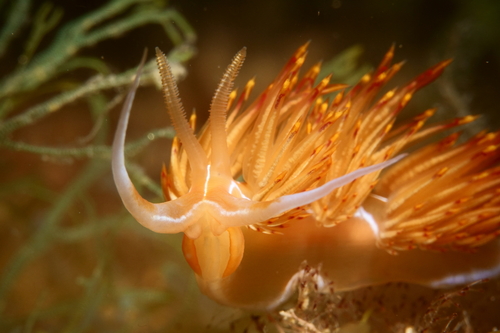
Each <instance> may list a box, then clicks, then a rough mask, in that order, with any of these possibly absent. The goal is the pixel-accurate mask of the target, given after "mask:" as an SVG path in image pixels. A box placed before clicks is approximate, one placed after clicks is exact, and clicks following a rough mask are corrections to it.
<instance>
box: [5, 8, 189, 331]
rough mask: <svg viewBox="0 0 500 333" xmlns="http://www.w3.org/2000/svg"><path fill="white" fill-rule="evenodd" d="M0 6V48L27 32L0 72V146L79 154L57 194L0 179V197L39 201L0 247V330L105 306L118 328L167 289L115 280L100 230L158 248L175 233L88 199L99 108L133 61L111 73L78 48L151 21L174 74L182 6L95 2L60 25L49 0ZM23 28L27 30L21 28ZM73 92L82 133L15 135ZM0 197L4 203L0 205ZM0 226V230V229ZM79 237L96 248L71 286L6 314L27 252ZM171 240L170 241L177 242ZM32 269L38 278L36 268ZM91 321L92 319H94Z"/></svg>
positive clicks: (95, 176)
mask: <svg viewBox="0 0 500 333" xmlns="http://www.w3.org/2000/svg"><path fill="white" fill-rule="evenodd" d="M0 13H3V16H4V18H3V20H2V22H3V26H2V27H1V29H0V57H2V58H5V57H6V56H10V57H12V55H11V54H9V53H10V52H15V50H16V45H15V43H16V38H18V37H19V36H24V35H26V36H27V37H26V38H25V39H24V40H25V41H24V42H23V45H22V53H21V54H20V55H18V56H16V59H17V61H16V64H15V65H14V68H13V70H11V71H10V72H9V73H7V74H6V75H5V76H4V77H3V78H1V79H0V149H2V150H4V151H6V150H10V151H20V152H27V153H32V154H36V155H39V156H40V157H42V158H47V157H49V158H51V157H53V158H55V159H56V160H59V161H63V160H65V159H70V160H75V159H80V160H83V161H84V166H83V167H82V168H81V169H79V171H78V174H77V175H76V176H75V177H74V178H73V180H72V181H70V183H68V184H67V185H66V186H65V189H64V190H62V191H61V192H60V193H54V192H53V191H51V190H49V189H48V188H46V187H44V186H43V185H40V182H39V181H37V180H34V179H31V178H30V177H29V176H28V177H22V178H19V179H12V180H9V181H7V182H4V183H3V184H2V186H1V187H0V188H1V190H0V198H1V199H0V202H8V200H9V198H12V197H15V196H16V193H17V194H25V193H29V195H30V196H31V197H32V198H35V199H36V200H41V201H44V202H46V203H48V207H47V208H46V209H45V210H43V213H42V216H41V217H38V219H39V223H37V224H36V226H34V225H31V226H32V227H33V228H32V229H30V230H29V231H28V232H27V237H26V239H25V240H24V241H23V242H22V243H21V244H20V246H19V247H18V248H15V249H7V248H4V249H3V250H2V252H3V256H5V253H11V255H9V257H8V258H7V260H5V264H4V261H2V266H3V267H2V268H1V272H2V273H1V276H0V330H1V331H2V332H14V331H15V332H21V331H22V332H32V331H40V330H44V329H45V330H49V331H53V330H54V329H56V330H57V331H61V332H85V331H88V330H89V329H90V328H93V329H95V328H98V327H101V328H103V329H104V328H106V327H108V328H109V326H106V325H110V324H109V323H108V324H106V323H105V322H106V321H105V320H104V319H103V316H104V314H105V313H106V309H107V311H108V313H113V314H114V315H112V317H113V319H112V320H109V322H115V325H116V321H120V320H121V321H123V323H125V325H123V327H126V326H127V324H126V321H124V319H123V317H124V316H126V315H127V314H128V313H130V312H134V311H135V312H136V313H140V312H142V311H147V310H150V309H154V308H155V307H158V306H159V304H162V303H165V302H166V303H168V300H171V299H172V294H171V292H170V291H168V290H166V289H161V290H157V289H151V288H147V287H144V286H143V287H137V288H132V289H131V288H129V287H126V286H125V287H124V286H122V287H119V286H117V285H116V283H115V282H116V281H115V280H116V275H113V274H110V273H109V272H110V270H112V265H111V264H110V263H111V262H112V260H113V251H114V250H113V249H112V246H111V245H109V244H107V243H108V240H109V237H110V235H116V234H117V233H118V232H119V231H118V230H119V229H120V228H123V227H124V226H125V228H126V229H131V230H133V232H134V233H137V234H139V235H142V236H141V237H146V238H149V239H153V240H154V241H155V242H157V243H159V244H163V245H164V246H165V247H166V248H170V247H171V246H172V243H176V242H178V240H177V239H171V240H169V241H168V243H167V242H166V241H165V239H164V238H162V237H161V236H159V235H155V234H152V233H150V232H148V231H145V230H142V228H141V227H140V226H138V224H137V223H135V221H134V222H133V221H132V219H131V218H130V216H129V215H128V214H127V213H126V212H125V210H124V209H122V210H120V213H118V214H116V215H108V216H105V215H104V216H103V214H100V213H98V212H97V211H98V208H97V207H96V203H95V202H94V200H93V198H92V197H91V195H90V194H89V191H90V188H91V187H92V186H94V185H95V183H96V182H97V181H98V180H100V179H102V177H103V176H104V175H107V174H109V170H110V161H109V160H110V155H111V154H110V147H109V145H106V139H107V138H108V136H109V129H108V126H107V122H106V121H105V119H106V118H107V116H108V112H109V111H110V110H111V109H112V108H113V107H115V106H116V105H119V104H120V102H121V101H122V100H123V97H124V96H125V94H126V88H127V87H128V85H129V84H130V83H131V81H132V79H133V78H134V76H135V72H136V69H135V68H132V69H129V70H127V71H124V72H122V73H114V72H113V70H111V69H110V67H109V66H108V64H107V63H106V62H104V61H103V60H101V59H99V58H95V57H87V56H81V55H80V54H81V51H82V50H83V49H85V48H89V47H91V46H95V45H97V44H98V43H101V42H104V41H106V40H108V39H111V38H116V37H119V36H121V35H123V34H125V33H127V32H129V31H131V30H134V29H136V28H138V27H141V26H145V25H152V24H153V25H159V26H160V27H162V28H163V31H164V33H165V34H166V35H167V37H168V38H169V39H170V41H171V42H172V44H173V46H174V48H173V49H172V50H171V51H170V52H169V54H168V56H169V60H170V62H171V63H172V68H173V71H174V75H177V76H180V75H183V74H184V72H185V70H184V68H183V67H182V62H185V61H187V60H188V59H190V58H191V57H192V56H193V55H194V53H195V48H194V42H195V40H196V34H195V32H194V30H193V29H192V27H191V26H190V25H189V23H188V22H187V21H186V20H185V19H184V18H183V17H182V15H180V14H179V13H178V12H177V11H175V10H173V9H170V8H168V7H167V6H166V4H165V3H163V2H162V1H157V0H112V1H108V2H107V3H105V4H103V5H102V7H100V8H98V9H96V10H94V11H92V12H89V13H86V14H84V15H82V16H80V17H77V18H76V19H74V20H72V21H69V22H67V23H65V24H61V22H62V19H63V10H62V9H61V8H59V7H57V6H54V5H53V4H52V3H50V2H46V3H43V4H42V5H37V3H36V1H33V0H13V1H0ZM25 29H27V30H29V31H28V32H26V31H25ZM23 33H24V35H23ZM47 40H48V42H47ZM4 60H5V59H4ZM81 69H87V72H93V73H95V74H94V75H93V76H92V77H90V78H88V79H87V80H86V81H85V82H81V81H76V80H75V81H69V79H68V75H67V74H68V73H72V72H75V71H76V70H81ZM156 73H157V71H156V64H155V61H154V59H153V60H150V61H149V62H148V63H147V64H146V66H145V70H144V72H143V75H142V77H141V83H142V85H152V84H157V82H158V79H157V78H156V76H157V74H156ZM63 74H64V75H63ZM47 96H49V97H47ZM40 100H41V101H40ZM79 100H84V101H86V102H87V104H88V105H89V112H90V113H91V114H92V118H93V129H92V131H91V132H90V133H89V134H88V135H87V137H85V138H82V139H81V140H79V141H78V142H75V143H74V144H73V146H71V145H66V146H64V147H57V146H38V145H34V144H30V143H25V142H23V141H22V139H19V138H17V137H16V135H15V131H17V130H20V129H22V128H24V127H26V126H33V125H36V124H37V122H39V121H41V120H42V119H44V118H46V117H47V116H49V115H50V114H53V113H54V112H57V111H60V110H63V109H64V108H65V107H67V106H68V105H69V104H70V103H74V102H75V101H79ZM27 101H28V103H29V101H32V102H31V103H32V104H31V106H29V107H25V105H26V104H27ZM173 136H174V131H173V129H172V128H170V127H166V128H158V129H155V130H152V131H150V132H149V133H147V134H146V135H144V136H143V137H141V138H139V139H137V140H136V141H134V142H131V143H129V144H127V147H126V153H127V156H131V155H134V154H137V153H138V152H140V151H142V150H143V149H144V148H145V147H146V146H147V145H149V144H150V143H151V142H152V141H154V140H157V139H159V138H172V137H173ZM15 137H16V139H13V138H15ZM2 160H3V158H2ZM10 162H12V161H10ZM6 163H7V161H5V160H4V161H2V162H1V163H0V166H5V164H6ZM129 164H130V168H129V172H130V173H131V176H132V177H133V178H134V179H135V182H136V184H137V185H139V186H145V187H147V188H149V189H150V190H151V191H152V192H153V193H154V194H155V195H157V196H161V189H160V188H159V186H158V185H157V183H156V182H154V181H152V180H151V179H150V178H149V177H148V176H147V175H146V174H145V172H144V171H143V170H142V169H141V168H139V167H138V166H136V165H134V164H133V163H129ZM0 206H2V207H0V208H4V207H3V205H0ZM27 208H28V207H26V209H27ZM0 210H1V209H0ZM68 221H70V222H68ZM0 222H1V223H0V226H2V227H4V228H6V230H7V231H8V232H9V233H10V232H11V231H12V230H15V229H16V228H18V227H19V225H17V226H16V225H14V224H12V223H13V222H12V221H9V220H7V221H2V217H1V216H0ZM9 223H10V225H9ZM30 223H33V221H26V224H27V225H30ZM9 228H10V229H9ZM7 234H8V233H7V232H6V233H5V235H7ZM112 238H113V237H111V239H112ZM89 243H90V244H93V243H97V245H96V246H95V254H96V257H95V258H92V260H94V261H95V263H94V264H93V268H92V269H91V273H90V275H86V274H85V273H83V274H82V273H81V271H80V273H79V277H78V281H77V282H78V284H79V285H80V287H81V288H80V289H81V290H80V292H79V293H77V294H76V295H73V296H72V297H70V298H67V297H66V298H65V297H57V296H54V295H51V294H50V293H51V291H50V288H49V287H47V291H45V292H42V294H41V295H35V296H33V297H34V298H35V299H37V301H36V304H35V305H33V306H32V308H31V310H30V311H28V312H25V313H24V314H21V315H19V313H17V314H16V315H14V316H12V315H11V312H10V310H11V309H10V305H11V304H9V300H11V301H12V299H13V298H18V296H17V294H16V292H15V291H13V290H15V289H16V288H15V287H16V284H17V283H18V282H19V280H20V276H21V275H22V274H23V273H25V272H26V270H27V269H28V267H29V266H30V265H32V264H33V263H34V262H36V261H37V260H38V261H40V260H42V261H44V260H46V259H45V257H46V256H47V254H48V253H53V252H54V251H56V252H57V251H58V249H59V247H60V246H64V245H65V244H69V245H71V246H73V247H80V249H82V248H83V249H84V248H85V247H88V246H89ZM175 245H178V244H175ZM172 248H173V249H179V248H180V246H175V247H174V246H172ZM175 251H177V252H178V251H179V250H174V252H175ZM47 264H49V265H50V263H47ZM162 267H164V268H163V273H164V276H165V280H167V281H168V280H169V279H170V278H173V279H177V280H178V279H179V278H178V277H176V276H175V275H176V274H178V272H176V269H175V264H174V265H173V266H172V265H166V264H163V265H162ZM68 270H70V268H68ZM83 271H85V269H83ZM32 278H33V279H38V277H37V276H34V277H32ZM61 288H62V287H61ZM187 288H190V287H187ZM183 290H185V289H183ZM179 292H182V290H180V291H179ZM184 296H186V295H184ZM186 297H188V296H186ZM48 300H50V301H48ZM17 301H18V300H17ZM27 303H28V304H29V301H28V302H27ZM182 309H183V307H178V309H177V310H176V311H177V312H179V311H182ZM96 323H101V326H99V325H96ZM124 331H133V329H132V328H130V329H125V330H124Z"/></svg>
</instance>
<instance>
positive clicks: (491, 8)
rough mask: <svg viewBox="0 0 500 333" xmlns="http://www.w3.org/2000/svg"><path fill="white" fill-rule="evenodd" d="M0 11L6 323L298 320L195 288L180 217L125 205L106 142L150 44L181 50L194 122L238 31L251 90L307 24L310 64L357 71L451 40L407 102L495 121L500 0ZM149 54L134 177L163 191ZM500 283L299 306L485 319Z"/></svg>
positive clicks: (164, 126) (465, 328) (116, 325)
mask: <svg viewBox="0 0 500 333" xmlns="http://www.w3.org/2000/svg"><path fill="white" fill-rule="evenodd" d="M0 17H1V19H0V22H1V23H0V56H1V62H0V272H1V275H0V331H2V332H194V331H196V332H228V331H234V332H241V331H244V330H247V331H257V332H264V331H265V332H268V331H271V332H273V331H278V330H279V328H280V327H281V328H283V329H284V330H285V331H297V332H298V331H301V329H304V328H303V327H302V328H298V326H297V327H294V326H293V323H290V322H288V321H287V319H286V317H284V316H283V315H281V314H279V313H275V314H271V315H263V314H249V313H245V312H243V311H239V310H235V309H229V308H225V307H222V306H219V305H217V304H216V303H215V302H213V301H211V300H210V299H208V298H206V297H205V296H203V295H201V293H200V292H199V291H198V287H197V286H196V282H195V278H194V275H193V274H192V271H191V270H190V268H189V267H188V265H187V264H186V263H185V261H184V258H183V257H182V253H181V248H180V242H181V235H159V234H154V233H152V232H150V231H149V230H147V229H145V228H143V227H141V226H140V225H139V224H138V223H136V222H135V221H134V219H133V218H132V217H131V216H130V215H129V214H128V213H127V212H126V210H125V209H124V207H123V205H122V203H121V200H120V199H119V197H118V195H117V192H116V189H115V186H114V183H113V181H112V177H111V170H110V145H111V141H112V135H113V133H114V130H115V127H116V121H117V118H118V114H119V110H120V108H121V104H122V102H123V97H124V94H125V93H126V90H127V87H128V84H129V83H130V80H131V78H132V76H133V74H134V73H135V67H136V66H137V64H138V62H139V61H140V58H141V55H142V53H143V51H144V48H147V49H148V50H149V54H150V56H149V59H151V57H152V51H153V50H154V48H155V47H156V46H158V47H160V48H161V49H162V50H163V51H164V52H167V53H169V58H170V59H171V61H173V63H174V70H175V72H176V73H177V75H178V76H179V77H180V78H181V81H180V83H179V89H180V94H181V97H182V100H183V102H184V106H185V108H186V110H187V111H190V110H192V109H196V111H197V114H198V124H199V125H201V124H203V123H204V121H205V120H206V118H207V111H208V108H209V105H210V99H211V97H212V94H213V92H214V91H215V88H216V86H217V83H218V81H219V79H220V77H221V76H222V73H223V71H224V69H225V68H226V66H227V64H228V63H229V61H230V60H231V58H232V56H233V55H234V54H235V53H236V52H237V51H238V50H239V49H240V48H241V47H243V46H246V47H247V52H248V54H247V59H246V63H245V64H244V66H243V69H242V70H241V72H240V75H239V78H238V79H237V81H236V86H239V87H243V86H244V84H245V82H246V81H247V80H249V79H250V78H252V77H253V76H256V78H257V86H256V88H255V93H254V95H256V92H259V91H261V90H262V89H264V88H265V87H266V86H267V84H268V83H269V82H271V80H272V79H273V78H274V76H275V75H276V74H277V73H278V72H279V70H280V69H281V67H282V66H283V65H284V63H285V62H286V60H287V59H288V58H289V57H290V55H291V54H292V53H293V51H294V50H295V49H296V48H297V47H299V46H300V45H302V44H304V43H305V42H307V41H311V46H310V48H309V54H308V60H307V64H309V66H312V65H313V64H314V63H315V62H316V61H318V60H323V61H324V63H325V66H326V64H330V65H331V67H330V70H331V71H333V73H334V79H335V78H337V79H338V81H339V82H346V83H350V84H353V83H355V82H356V81H355V80H356V79H359V77H360V75H362V74H363V73H364V72H366V71H368V70H369V69H371V68H373V67H374V66H376V65H377V63H378V62H379V61H380V60H381V59H382V57H383V55H384V53H385V52H386V51H387V50H388V49H389V47H390V46H391V45H392V44H393V43H394V45H395V46H396V56H395V58H396V61H401V60H406V63H405V66H404V68H403V69H402V70H401V72H400V73H399V74H398V75H397V76H396V77H395V78H394V79H393V80H392V82H391V83H390V84H389V87H394V86H397V85H402V84H405V83H406V82H408V81H409V80H410V79H411V78H413V77H415V76H416V75H418V74H419V73H421V72H422V71H424V70H425V69H426V68H428V67H430V66H432V65H434V64H435V63H437V62H439V61H441V60H444V59H447V58H453V59H454V61H453V63H452V65H451V66H449V68H447V70H446V71H445V74H444V75H442V77H441V78H439V79H438V80H437V81H436V82H435V83H433V84H431V85H430V86H429V87H426V88H425V89H423V90H422V91H420V92H419V93H418V94H416V96H415V97H414V98H413V100H412V102H411V103H410V104H409V105H408V106H407V107H406V109H405V111H404V113H403V116H407V117H411V116H412V115H415V114H418V113H420V112H422V111H423V110H425V109H427V108H430V107H437V108H438V113H437V115H436V116H435V119H434V121H439V120H442V119H450V118H453V117H458V116H464V115H466V114H482V115H483V117H482V118H480V119H479V120H477V121H476V122H474V123H473V124H470V125H468V126H467V127H465V128H463V131H464V132H466V133H467V134H469V136H470V135H471V134H473V133H476V132H477V131H479V130H481V129H490V130H498V129H499V126H500V124H499V114H500V110H499V108H498V102H497V100H496V98H498V95H499V92H500V84H499V78H500V44H499V43H498V40H500V21H499V20H498V17H500V3H498V2H495V1H486V0H481V1H475V2H472V1H465V0H456V1H452V0H438V1H431V0H424V1H419V0H407V1H388V0H379V1H368V0H357V1H348V0H344V1H341V0H333V1H319V0H308V1H285V0H278V1H263V0H257V1H242V2H237V1H180V0H179V1H169V2H166V1H155V0H115V1H107V2H105V1H96V0H90V1H89V0H87V1H82V0H66V1H63V0H59V1H36V0H33V1H28V0H20V1H19V0H15V1H14V0H11V1H7V0H3V1H0ZM307 64H306V67H309V66H308V65H307ZM154 66H155V64H154V61H150V62H148V67H147V70H146V73H145V75H144V77H143V79H142V82H143V88H141V89H140V91H139V92H138V94H137V98H136V102H135V104H134V108H133V111H132V116H131V123H130V125H129V129H128V137H127V139H128V141H127V142H128V143H129V145H128V146H127V153H128V155H127V157H128V159H129V161H128V162H129V172H130V173H131V175H132V178H133V180H134V182H135V184H136V185H137V187H138V189H139V191H141V193H143V195H144V196H145V197H147V198H148V199H150V200H152V201H156V202H158V201H161V200H162V194H161V189H160V187H159V183H160V181H159V176H160V171H161V165H162V163H166V162H167V161H168V160H169V154H170V139H171V138H172V136H173V132H172V130H171V128H170V127H168V126H169V121H168V116H167V113H166V112H165V109H164V106H163V101H162V97H161V93H160V92H159V90H158V89H157V88H156V86H155V82H156V81H155V80H156V79H155V76H154V72H155V68H154ZM499 297H500V280H498V279H496V280H495V279H494V280H491V281H488V282H483V283H480V284H476V285H474V286H473V287H470V288H466V289H461V288H458V289H456V290H452V291H433V290H428V289H426V288H422V287H416V286H408V285H403V284H393V285H389V286H381V287H376V288H375V287H374V288H368V289H365V290H359V291H356V292H352V293H346V294H342V295H338V298H337V299H336V301H332V300H330V301H324V300H318V304H320V303H321V302H323V303H321V305H322V306H324V307H325V308H328V309H330V310H331V311H332V312H331V313H332V315H331V316H327V317H324V316H323V317H321V316H315V315H314V313H304V314H303V315H304V317H303V319H304V320H305V321H306V322H307V321H311V322H313V321H314V324H315V325H317V327H319V326H318V325H320V324H321V325H324V326H325V327H327V328H329V329H330V331H332V332H333V331H335V329H340V328H339V327H344V328H343V331H342V332H405V329H407V327H410V326H411V327H415V329H416V330H418V329H420V330H424V329H428V331H427V332H452V331H454V330H457V331H459V332H489V331H493V330H494V329H495V327H496V328H498V329H500V319H499V317H498V315H497V314H498V312H499V309H500V300H499ZM325 302H326V303H325ZM328 302H330V303H328ZM290 306H292V307H293V304H291V305H290ZM429 309H430V310H429ZM429 314H431V315H433V317H432V316H431V317H432V318H430V317H429ZM434 314H435V315H434ZM318 318H319V319H318ZM360 322H363V323H366V325H365V324H363V325H358V326H355V327H354V328H353V330H352V331H348V329H349V328H345V327H346V326H345V325H347V324H349V323H360ZM302 331H303V330H302ZM311 331H312V328H311Z"/></svg>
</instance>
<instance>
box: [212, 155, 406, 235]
mask: <svg viewBox="0 0 500 333" xmlns="http://www.w3.org/2000/svg"><path fill="white" fill-rule="evenodd" d="M405 156H406V155H405V154H401V155H399V156H396V157H394V158H392V159H390V160H387V161H385V162H382V163H378V164H374V165H371V166H369V167H365V168H360V169H358V170H356V171H354V172H351V173H348V174H346V175H344V176H341V177H339V178H336V179H333V180H331V181H329V182H327V183H326V184H324V185H322V186H320V187H318V188H315V189H313V190H309V191H305V192H299V193H294V194H290V195H285V196H282V197H280V198H279V199H276V200H274V201H261V202H256V201H251V200H246V199H240V198H236V197H233V196H230V195H227V197H224V198H223V199H224V200H219V201H220V202H222V201H223V202H224V204H220V203H216V202H215V201H209V205H210V206H211V207H212V214H213V216H217V217H218V221H220V222H221V224H223V225H225V226H227V227H230V226H243V225H250V224H255V223H260V222H264V221H266V220H269V219H271V218H274V217H277V216H280V215H281V214H283V213H285V212H287V211H289V210H291V209H294V208H297V207H300V206H304V205H307V204H310V203H312V202H314V201H316V200H319V199H321V198H322V197H324V196H326V195H328V194H329V193H331V192H332V191H333V190H335V189H337V188H339V187H342V186H344V185H346V184H349V183H350V182H352V181H353V180H355V179H357V178H359V177H362V176H364V175H367V174H369V173H372V172H376V171H379V170H382V169H383V168H386V167H388V166H390V165H392V164H394V163H396V162H398V161H399V160H401V159H402V158H404V157H405Z"/></svg>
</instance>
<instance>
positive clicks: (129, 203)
mask: <svg viewBox="0 0 500 333" xmlns="http://www.w3.org/2000/svg"><path fill="white" fill-rule="evenodd" d="M145 60H146V52H144V56H143V58H142V60H141V63H140V65H139V68H138V70H137V74H136V77H135V80H134V82H133V84H132V86H131V88H130V90H129V92H128V94H127V98H126V100H125V103H124V105H123V108H122V111H121V115H120V119H119V121H118V128H117V130H116V133H115V137H114V141H113V150H112V160H111V164H112V171H113V179H114V181H115V184H116V188H117V189H118V193H119V195H120V197H121V199H122V201H123V204H124V205H125V207H126V208H127V209H128V211H129V212H130V213H131V214H132V216H134V218H135V219H136V220H137V221H138V222H139V223H140V224H142V225H143V226H145V227H146V228H148V229H150V230H153V231H155V232H159V233H177V232H181V231H184V230H185V229H186V228H187V227H188V226H189V225H191V224H193V223H194V222H195V221H196V216H197V215H199V212H198V209H196V207H194V208H191V209H190V210H189V211H187V212H186V208H185V207H191V206H192V203H193V202H196V201H197V200H199V199H197V198H194V197H195V194H188V195H186V196H184V197H182V198H179V199H176V200H173V201H169V202H165V203H161V204H153V203H151V202H149V201H147V200H146V199H144V198H143V197H142V196H141V195H140V194H139V193H138V192H137V190H136V188H135V186H134V184H133V183H132V181H131V180H130V177H129V174H128V172H127V169H126V167H125V149H124V147H125V136H126V132H127V125H128V120H129V116H130V110H131V109H132V104H133V101H134V97H135V93H136V91H137V88H138V87H139V81H140V77H141V74H142V70H143V67H144V62H145Z"/></svg>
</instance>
